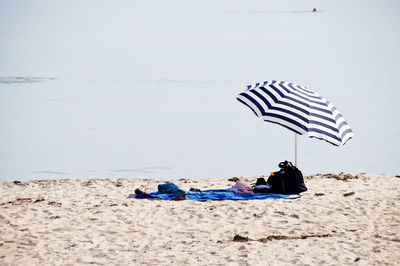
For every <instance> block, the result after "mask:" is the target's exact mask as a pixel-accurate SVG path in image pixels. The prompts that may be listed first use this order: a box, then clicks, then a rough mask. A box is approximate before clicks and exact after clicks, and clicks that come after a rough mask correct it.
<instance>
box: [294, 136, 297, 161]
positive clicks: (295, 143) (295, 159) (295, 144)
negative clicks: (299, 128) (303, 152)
mask: <svg viewBox="0 0 400 266" xmlns="http://www.w3.org/2000/svg"><path fill="white" fill-rule="evenodd" d="M294 166H296V167H297V134H296V133H294Z"/></svg>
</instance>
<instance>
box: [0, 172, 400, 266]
mask: <svg viewBox="0 0 400 266" xmlns="http://www.w3.org/2000/svg"><path fill="white" fill-rule="evenodd" d="M334 177H336V178H334ZM339 179H344V180H339ZM241 180H242V181H245V182H247V183H250V184H251V183H254V182H255V180H256V177H254V178H241ZM171 181H172V182H174V183H175V184H177V185H178V186H179V187H180V188H182V189H184V190H189V189H190V188H191V187H194V188H198V189H217V188H228V187H231V186H232V185H233V184H234V183H233V182H230V181H227V180H226V179H224V180H222V179H202V180H171ZM305 181H306V185H307V187H308V189H309V190H308V191H307V192H305V193H304V194H303V196H302V197H301V198H299V199H278V200H273V199H268V200H249V201H207V202H196V201H190V200H183V201H162V200H147V199H132V198H128V195H129V194H131V193H134V190H135V189H136V188H139V189H141V190H144V191H147V192H151V191H156V190H157V185H158V184H160V183H164V182H165V180H155V179H152V180H146V179H119V180H100V179H91V180H79V179H75V180H74V179H71V180H46V181H31V182H26V183H25V182H22V183H0V265H68V264H69V265H81V264H106V265H172V264H175V265H293V264H301V265H306V264H308V265H348V264H360V265H398V264H399V262H400V186H399V185H400V178H397V177H394V176H387V175H370V174H359V175H344V174H342V175H340V176H337V175H336V176H335V175H313V176H308V177H306V180H305ZM235 236H236V237H235ZM234 240H236V241H234Z"/></svg>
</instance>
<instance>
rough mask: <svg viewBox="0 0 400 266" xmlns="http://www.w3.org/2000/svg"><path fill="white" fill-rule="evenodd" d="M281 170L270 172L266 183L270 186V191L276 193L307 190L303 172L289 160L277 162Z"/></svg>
mask: <svg viewBox="0 0 400 266" xmlns="http://www.w3.org/2000/svg"><path fill="white" fill-rule="evenodd" d="M279 168H281V170H279V171H277V172H273V173H271V175H270V176H269V178H268V181H267V183H268V184H270V185H271V186H272V189H271V192H272V193H277V194H299V193H301V192H304V191H307V187H306V185H305V184H304V179H303V174H302V173H301V171H300V170H299V169H297V167H296V166H294V165H293V164H292V163H291V162H288V161H284V162H281V163H279Z"/></svg>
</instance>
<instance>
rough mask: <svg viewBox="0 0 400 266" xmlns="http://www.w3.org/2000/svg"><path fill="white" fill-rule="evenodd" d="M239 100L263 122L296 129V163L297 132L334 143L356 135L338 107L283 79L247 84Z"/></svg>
mask: <svg viewBox="0 0 400 266" xmlns="http://www.w3.org/2000/svg"><path fill="white" fill-rule="evenodd" d="M237 100H238V101H239V102H241V103H243V104H245V105H246V106H248V107H249V108H250V109H251V110H252V111H253V112H254V114H255V115H256V116H258V117H260V118H262V119H263V120H264V121H267V122H271V123H276V124H279V125H281V126H284V127H286V128H288V129H290V130H291V131H293V132H295V164H296V165H297V135H298V134H299V135H303V134H306V135H307V136H308V137H310V138H317V139H321V140H325V141H327V142H329V143H331V144H333V145H335V146H342V145H345V144H346V142H347V141H349V140H350V139H351V138H352V137H353V135H354V134H353V131H352V130H351V128H350V126H349V124H348V123H347V122H346V120H345V119H344V117H343V116H342V115H341V114H340V112H339V110H338V109H337V108H336V107H335V106H334V105H333V104H332V103H331V102H329V101H328V100H326V99H325V98H323V97H321V96H320V95H318V93H316V92H314V91H311V90H309V89H308V88H307V87H303V86H299V85H296V84H293V83H288V82H284V81H276V80H272V81H265V82H260V83H256V84H253V85H249V86H247V90H246V91H245V92H243V93H240V94H239V95H238V96H237Z"/></svg>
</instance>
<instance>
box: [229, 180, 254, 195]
mask: <svg viewBox="0 0 400 266" xmlns="http://www.w3.org/2000/svg"><path fill="white" fill-rule="evenodd" d="M230 190H232V191H233V192H235V193H242V194H253V191H251V187H250V186H249V185H247V184H246V183H243V182H241V181H237V182H236V184H235V185H233V186H232V188H231V189H230Z"/></svg>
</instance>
